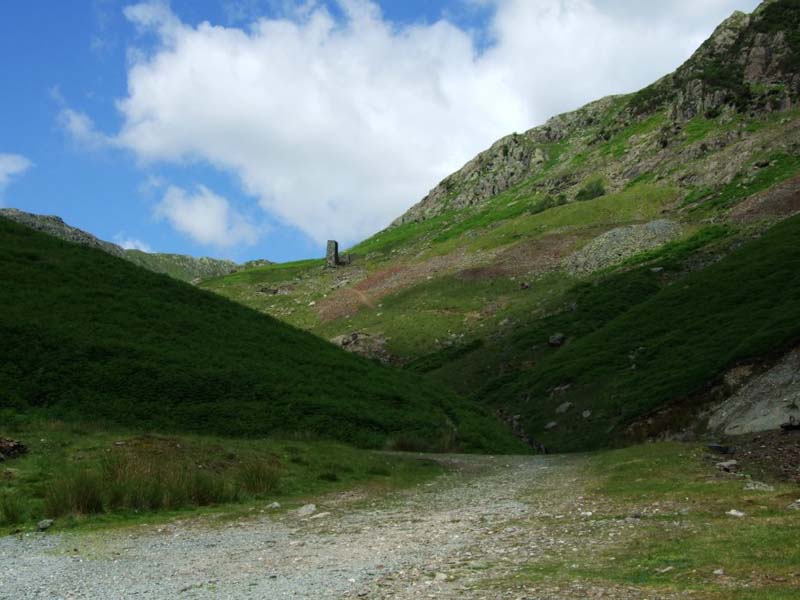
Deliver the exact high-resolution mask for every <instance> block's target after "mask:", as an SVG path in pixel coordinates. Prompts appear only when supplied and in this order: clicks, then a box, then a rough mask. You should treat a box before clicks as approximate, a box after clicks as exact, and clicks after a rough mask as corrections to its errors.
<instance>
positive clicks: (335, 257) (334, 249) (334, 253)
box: [325, 240, 341, 267]
mask: <svg viewBox="0 0 800 600" xmlns="http://www.w3.org/2000/svg"><path fill="white" fill-rule="evenodd" d="M340 264H341V263H340V262H339V242H337V241H336V240H328V250H327V252H326V253H325V266H328V267H338V266H339V265H340Z"/></svg>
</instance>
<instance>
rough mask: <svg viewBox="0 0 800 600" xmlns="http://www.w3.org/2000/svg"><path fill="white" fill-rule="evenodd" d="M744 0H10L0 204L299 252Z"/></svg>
mask: <svg viewBox="0 0 800 600" xmlns="http://www.w3.org/2000/svg"><path fill="white" fill-rule="evenodd" d="M756 4H757V2H756V1H755V0H691V1H690V0H665V1H664V2H660V3H642V2H636V1H634V0H434V1H422V0H412V1H408V0H403V1H390V0H383V1H381V2H378V3H372V2H368V1H367V0H342V1H333V0H331V2H327V3H326V2H305V1H304V2H292V1H290V0H191V1H190V0H173V1H172V2H171V3H169V4H167V3H165V2H160V1H156V2H145V3H139V4H137V3H135V2H123V1H117V0H85V1H83V0H75V1H74V2H51V1H46V0H29V1H25V2H22V1H15V0H10V1H8V2H3V3H2V4H1V5H0V68H2V73H3V77H2V79H0V132H1V133H0V205H4V206H13V207H17V208H20V209H23V210H26V211H30V212H35V213H46V214H57V215H59V216H61V217H63V218H64V219H65V220H66V221H67V222H69V223H71V224H73V225H75V226H77V227H80V228H82V229H86V230H88V231H91V232H92V233H94V234H95V235H98V236H99V237H101V238H104V239H108V240H112V241H117V242H118V243H124V244H127V245H139V246H141V247H144V248H148V249H152V250H154V251H159V252H180V253H188V254H193V255H210V256H223V257H229V258H233V259H236V260H248V259H253V258H262V257H264V258H269V259H272V260H279V261H285V260H292V259H297V258H305V257H310V256H319V255H321V254H322V252H323V248H324V241H325V239H327V238H328V237H332V238H338V239H340V240H341V241H342V242H344V243H345V244H348V243H353V242H356V241H358V240H359V239H362V238H364V237H366V236H368V235H370V234H371V233H374V232H375V231H377V230H378V229H380V228H381V227H383V226H385V225H387V224H388V223H389V222H390V221H391V220H392V218H394V217H396V216H398V215H399V214H400V213H401V212H402V211H403V210H405V209H406V208H408V207H409V206H411V205H412V204H413V203H415V202H416V201H418V200H420V199H421V198H422V196H424V194H425V193H426V192H427V190H429V189H430V188H432V187H433V186H434V185H435V184H436V183H437V181H438V180H439V179H441V178H442V177H444V176H445V175H447V174H448V173H449V172H451V171H453V170H454V169H456V168H458V167H459V166H460V165H461V164H463V163H464V162H465V161H466V160H468V159H469V158H471V157H472V156H473V155H474V154H475V153H476V152H478V151H480V150H481V149H483V148H485V147H486V146H488V145H489V144H491V143H492V142H493V141H494V140H495V139H496V138H498V137H500V136H502V135H505V134H508V133H511V132H513V131H522V130H525V129H528V128H529V127H532V126H534V125H537V124H539V123H541V122H543V121H544V120H545V119H546V118H548V117H549V116H552V115H553V114H554V113H557V112H563V111H566V110H570V109H573V108H576V107H578V106H580V105H581V104H583V103H585V102H586V101H589V100H592V99H594V98H597V97H600V96H603V95H606V94H609V93H621V92H629V91H634V90H636V89H638V88H639V87H641V86H643V85H645V84H647V83H649V82H650V81H652V80H654V79H656V78H657V77H659V76H661V75H663V74H664V73H666V72H668V71H670V70H672V69H674V68H675V67H676V66H678V64H680V62H682V60H684V59H685V58H686V57H688V56H689V54H690V53H691V51H692V50H693V48H695V47H696V46H697V45H698V44H699V43H700V42H701V41H702V40H703V39H705V37H707V36H708V35H709V34H710V33H711V31H712V30H713V28H714V26H715V25H716V24H717V23H718V22H719V21H720V20H721V19H722V18H724V17H725V16H727V15H728V14H730V13H731V12H732V11H733V10H734V9H741V10H745V11H750V10H752V9H753V8H754V7H755V6H756ZM632 48H634V49H636V51H635V52H631V49H632Z"/></svg>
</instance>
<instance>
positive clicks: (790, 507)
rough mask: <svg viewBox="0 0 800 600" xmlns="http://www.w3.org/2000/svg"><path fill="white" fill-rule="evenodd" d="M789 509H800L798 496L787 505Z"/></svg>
mask: <svg viewBox="0 0 800 600" xmlns="http://www.w3.org/2000/svg"><path fill="white" fill-rule="evenodd" d="M786 508H788V509H789V510H800V498H798V499H797V500H795V501H794V502H792V503H791V504H790V505H789V506H787V507H786Z"/></svg>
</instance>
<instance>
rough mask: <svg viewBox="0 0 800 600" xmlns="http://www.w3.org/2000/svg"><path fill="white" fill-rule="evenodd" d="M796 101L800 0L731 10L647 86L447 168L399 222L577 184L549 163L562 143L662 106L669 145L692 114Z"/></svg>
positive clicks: (560, 155) (770, 108)
mask: <svg viewBox="0 0 800 600" xmlns="http://www.w3.org/2000/svg"><path fill="white" fill-rule="evenodd" d="M798 102H800V0H767V1H765V2H763V3H762V4H761V5H760V6H759V7H758V8H757V9H756V10H755V11H754V12H753V13H752V14H749V15H748V14H745V13H743V12H739V11H737V12H735V13H733V14H732V15H731V16H730V17H728V18H727V19H726V20H725V21H723V22H722V23H721V24H720V25H719V26H718V27H717V28H716V30H715V31H714V33H713V34H712V35H711V37H709V39H708V40H706V41H705V42H704V43H703V44H702V45H701V46H700V48H698V49H697V51H696V52H695V53H694V54H693V55H692V56H691V57H690V58H689V59H688V60H687V61H686V62H685V63H684V64H683V65H681V66H680V67H679V68H678V69H677V70H676V71H675V72H674V73H671V74H669V75H667V76H665V77H662V78H661V79H659V80H658V81H656V82H655V83H653V84H652V85H650V86H648V87H646V88H644V89H643V90H641V91H639V92H637V93H635V94H631V95H630V96H610V97H608V98H603V99H601V100H598V101H596V102H592V103H590V104H587V105H586V106H584V107H583V108H581V109H578V110H577V111H574V112H570V113H565V114H562V115H558V116H556V117H553V118H551V119H550V120H549V121H547V123H545V124H544V125H542V126H540V127H536V128H534V129H531V130H530V131H527V132H525V133H523V134H516V133H515V134H512V135H510V136H506V137H504V138H502V139H500V140H499V141H497V142H496V143H495V144H493V145H492V146H491V147H490V148H489V149H488V150H486V151H484V152H481V153H480V154H479V155H478V156H476V157H475V158H474V159H472V160H471V161H469V162H468V163H467V164H466V165H464V167H462V168H461V169H460V170H459V171H457V172H456V173H454V174H452V175H450V176H448V177H446V178H445V179H444V180H443V181H442V182H441V183H439V185H437V186H436V187H435V188H434V189H433V190H431V192H430V193H429V194H428V195H427V196H426V197H425V198H423V199H422V201H420V202H419V203H418V204H416V205H415V206H413V207H412V208H411V209H409V210H408V211H407V212H406V213H405V214H403V215H402V216H400V217H399V218H398V219H396V220H395V221H394V223H392V226H393V227H395V226H399V225H402V224H404V223H409V222H415V221H423V220H426V219H429V218H432V217H435V216H438V215H442V214H444V213H446V212H448V211H452V210H463V209H468V208H470V207H475V206H480V205H482V204H483V203H485V202H487V201H488V200H490V199H492V198H494V197H496V196H497V195H498V194H500V193H502V192H504V191H506V190H509V189H510V188H512V187H514V186H517V185H520V184H522V183H523V182H525V181H533V180H534V179H536V178H538V180H539V181H536V182H535V185H534V187H536V189H537V190H539V191H541V192H544V193H546V194H554V195H560V194H562V193H563V192H565V191H567V192H569V191H570V190H572V191H573V192H574V189H573V188H576V186H579V185H581V181H582V178H583V175H582V174H581V173H580V172H579V169H578V170H576V169H572V171H571V173H566V172H565V173H561V174H559V175H558V176H557V177H553V176H551V175H550V172H549V171H548V169H550V168H551V167H553V166H555V165H556V164H557V162H558V161H563V160H564V159H565V158H569V154H568V153H567V152H565V151H564V148H563V146H564V145H571V152H572V157H573V158H574V156H575V155H576V154H578V155H579V154H580V152H581V150H580V148H581V147H583V148H584V149H585V148H586V147H590V146H592V145H593V144H596V143H602V142H608V141H609V140H611V139H612V138H613V137H614V136H615V135H618V134H620V132H622V131H624V130H625V129H626V128H629V127H631V126H635V125H636V124H640V123H643V122H645V121H647V119H649V118H651V117H653V116H654V115H657V114H659V113H663V114H665V120H666V122H665V123H664V124H663V126H662V129H661V134H660V135H661V139H660V140H659V141H658V143H659V144H660V145H661V147H662V148H663V147H666V146H667V145H669V143H670V141H669V140H670V139H671V138H672V137H674V135H675V132H676V131H677V132H680V131H681V129H682V128H683V126H684V125H685V124H686V123H687V122H688V121H690V120H692V119H694V118H697V117H699V118H706V119H716V118H718V117H723V118H733V116H734V115H736V114H748V115H758V114H764V113H769V112H774V111H786V110H789V109H791V108H793V107H795V106H796V105H797V104H798ZM562 142H563V144H562ZM634 159H635V156H621V157H619V161H618V162H619V165H620V170H621V171H622V172H624V173H628V174H630V175H633V176H635V175H638V174H641V173H642V172H643V169H645V168H646V165H644V166H643V165H642V164H634V162H633V161H634ZM618 179H619V178H618ZM615 183H616V184H619V185H624V183H626V182H625V181H622V180H621V179H620V180H619V181H617V182H615Z"/></svg>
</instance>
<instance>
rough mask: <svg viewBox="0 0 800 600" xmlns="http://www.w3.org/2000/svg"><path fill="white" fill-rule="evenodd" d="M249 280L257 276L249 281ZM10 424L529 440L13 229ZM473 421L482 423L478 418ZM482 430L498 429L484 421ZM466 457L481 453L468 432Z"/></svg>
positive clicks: (7, 296) (292, 338)
mask: <svg viewBox="0 0 800 600" xmlns="http://www.w3.org/2000/svg"><path fill="white" fill-rule="evenodd" d="M240 275H241V276H248V275H246V274H240ZM0 279H2V281H3V294H1V295H0V337H2V339H3V344H2V345H0V414H2V415H3V417H4V418H6V419H12V418H20V419H25V418H27V417H29V416H30V415H32V414H43V415H46V416H51V417H58V418H62V419H67V420H69V419H75V420H80V419H82V418H85V417H86V415H91V416H92V417H93V418H96V419H99V420H105V421H109V422H112V423H116V424H118V425H121V426H126V427H135V428H137V429H139V430H148V431H162V432H197V433H210V434H218V435H230V436H262V435H265V434H270V433H276V432H288V433H295V432H300V433H309V434H313V435H318V436H323V437H329V438H335V439H338V440H340V441H343V442H347V443H351V444H355V445H358V446H363V447H383V446H384V445H385V444H387V443H388V442H389V441H390V439H391V438H392V436H396V435H400V434H403V435H413V436H415V437H418V438H421V439H426V440H428V441H429V442H430V443H431V446H433V445H434V443H435V442H438V441H440V440H443V439H450V438H449V432H451V431H453V429H454V428H458V427H459V424H460V421H461V419H462V418H463V419H465V420H467V421H468V422H469V423H470V427H468V428H467V429H466V430H474V428H475V427H477V428H478V429H479V431H477V432H476V433H477V434H478V436H477V438H476V439H479V440H481V441H480V443H485V442H487V441H490V440H492V439H494V440H495V442H496V443H494V447H493V448H488V447H487V448H484V449H485V450H490V449H491V450H496V451H508V450H511V449H513V448H518V445H517V443H516V442H515V440H513V438H511V436H510V435H508V434H507V433H506V432H505V431H504V430H503V429H502V428H501V427H500V426H499V425H498V424H497V423H496V422H495V420H494V419H493V418H492V417H491V416H490V415H488V414H487V413H485V412H483V411H482V409H479V408H477V407H475V406H472V405H469V404H464V403H462V402H461V401H460V400H459V399H458V398H457V397H456V396H455V395H453V394H452V393H450V392H449V391H447V390H445V389H444V388H442V387H438V386H434V385H431V384H429V383H427V382H422V381H420V380H419V378H417V377H414V376H412V375H409V374H406V373H402V372H400V371H396V370H392V369H389V368H385V367H382V366H380V365H377V364H375V363H373V362H371V361H368V360H364V359H361V358H358V357H356V356H353V355H350V354H347V353H345V352H343V351H341V350H339V349H337V348H335V347H333V346H332V345H330V344H328V343H326V342H324V341H322V340H320V339H319V338H317V337H315V336H313V335H311V334H308V333H305V332H302V331H299V330H296V329H294V328H292V327H289V326H287V325H285V324H283V323H280V322H279V321H276V320H274V319H272V318H270V317H266V316H264V315H261V314H258V313H256V312H255V311H252V310H250V309H247V308H245V307H243V306H241V305H238V304H235V303H233V302H230V301H228V300H225V299H223V298H221V297H219V296H217V295H214V294H211V293H208V292H204V291H201V290H198V289H196V288H194V287H192V286H189V285H186V284H183V283H181V282H178V281H175V280H173V279H171V278H169V277H167V276H163V275H156V274H153V273H150V272H148V271H145V270H143V269H140V268H138V267H135V266H133V265H131V264H130V263H128V262H127V261H124V260H121V259H117V258H115V257H112V256H109V255H107V254H104V253H102V252H100V251H96V250H92V249H89V248H85V247H81V246H77V245H74V244H70V243H68V242H64V241H61V240H58V239H56V238H53V237H50V236H47V235H44V234H40V233H37V232H34V231H32V230H30V229H28V228H25V227H22V226H20V225H16V224H14V223H11V222H8V221H6V220H4V219H0ZM473 412H474V414H470V413H473ZM481 422H483V423H484V425H485V430H482V427H483V426H481V425H480V423H481ZM453 443H454V448H461V449H464V450H469V449H472V450H477V449H480V448H479V447H478V446H476V441H475V440H469V439H465V438H463V437H461V436H459V437H458V438H457V439H455V440H453Z"/></svg>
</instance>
